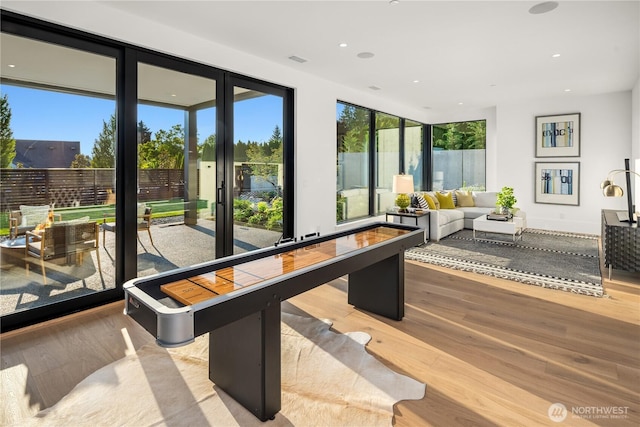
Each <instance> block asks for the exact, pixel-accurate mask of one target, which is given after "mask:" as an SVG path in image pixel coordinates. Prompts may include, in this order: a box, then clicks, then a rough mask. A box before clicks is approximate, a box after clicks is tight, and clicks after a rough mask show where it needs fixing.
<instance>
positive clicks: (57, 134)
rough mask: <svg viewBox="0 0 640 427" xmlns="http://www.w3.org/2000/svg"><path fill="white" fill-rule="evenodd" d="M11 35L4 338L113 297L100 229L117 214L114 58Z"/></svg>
mask: <svg viewBox="0 0 640 427" xmlns="http://www.w3.org/2000/svg"><path fill="white" fill-rule="evenodd" d="M12 28H13V30H14V31H15V32H14V33H6V32H3V33H1V35H0V44H1V45H2V50H1V51H0V52H1V57H0V63H2V67H1V68H0V79H1V80H0V81H1V83H0V92H1V93H2V95H1V96H0V104H1V112H0V115H1V121H2V140H1V143H2V147H1V148H2V153H1V154H2V155H1V164H0V168H1V169H0V171H1V182H0V212H1V214H0V266H1V269H2V271H1V272H0V280H1V283H0V308H1V311H0V312H1V314H2V318H3V320H2V323H3V330H4V328H5V327H6V325H7V324H8V325H10V326H11V325H13V324H16V323H20V322H23V321H25V319H28V320H26V321H27V322H29V323H32V322H33V321H34V319H45V318H48V317H50V316H51V313H52V312H53V311H55V309H54V308H52V307H54V306H57V307H63V309H69V308H71V307H74V306H78V305H81V304H93V303H95V301H99V300H101V299H103V298H105V295H113V293H114V291H116V278H115V275H114V269H113V262H114V259H113V258H112V257H110V255H112V254H109V253H108V252H107V251H106V250H105V247H104V242H103V240H102V233H101V228H100V227H101V224H102V221H103V218H104V214H105V213H106V212H107V210H108V209H110V208H113V207H114V206H115V199H114V198H113V197H112V196H113V188H114V184H115V167H116V164H115V158H114V153H115V150H116V149H117V146H118V144H119V142H120V141H118V138H117V135H116V133H114V132H112V130H113V129H114V128H115V120H116V75H117V63H118V56H117V55H118V52H117V51H116V50H114V49H108V48H104V47H103V46H100V45H95V44H92V43H87V42H79V41H74V40H69V39H64V38H58V39H56V41H55V42H54V41H46V40H43V39H42V38H41V36H42V34H41V33H38V32H32V31H29V30H28V29H25V28H21V27H15V26H14V27H12ZM3 31H4V29H3ZM30 313H37V314H33V315H30ZM8 319H9V320H8Z"/></svg>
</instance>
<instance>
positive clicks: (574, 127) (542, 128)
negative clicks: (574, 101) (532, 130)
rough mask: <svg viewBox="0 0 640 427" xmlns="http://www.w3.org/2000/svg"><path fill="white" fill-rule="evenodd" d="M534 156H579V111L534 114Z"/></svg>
mask: <svg viewBox="0 0 640 427" xmlns="http://www.w3.org/2000/svg"><path fill="white" fill-rule="evenodd" d="M536 157H580V113H573V114H563V115H558V116H536Z"/></svg>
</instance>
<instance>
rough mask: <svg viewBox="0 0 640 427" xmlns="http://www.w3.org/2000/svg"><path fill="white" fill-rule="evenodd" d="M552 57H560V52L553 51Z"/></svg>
mask: <svg viewBox="0 0 640 427" xmlns="http://www.w3.org/2000/svg"><path fill="white" fill-rule="evenodd" d="M551 57H552V58H560V54H559V53H554V54H553V55H551Z"/></svg>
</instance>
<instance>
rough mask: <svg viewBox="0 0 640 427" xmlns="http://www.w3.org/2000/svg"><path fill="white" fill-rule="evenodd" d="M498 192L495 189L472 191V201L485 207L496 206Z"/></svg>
mask: <svg viewBox="0 0 640 427" xmlns="http://www.w3.org/2000/svg"><path fill="white" fill-rule="evenodd" d="M497 199H498V193H497V192H495V191H474V192H473V202H474V203H475V205H476V206H481V207H485V208H493V207H495V206H496V200H497Z"/></svg>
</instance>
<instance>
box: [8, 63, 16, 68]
mask: <svg viewBox="0 0 640 427" xmlns="http://www.w3.org/2000/svg"><path fill="white" fill-rule="evenodd" d="M7 67H9V68H16V66H15V65H14V64H9V65H7Z"/></svg>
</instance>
